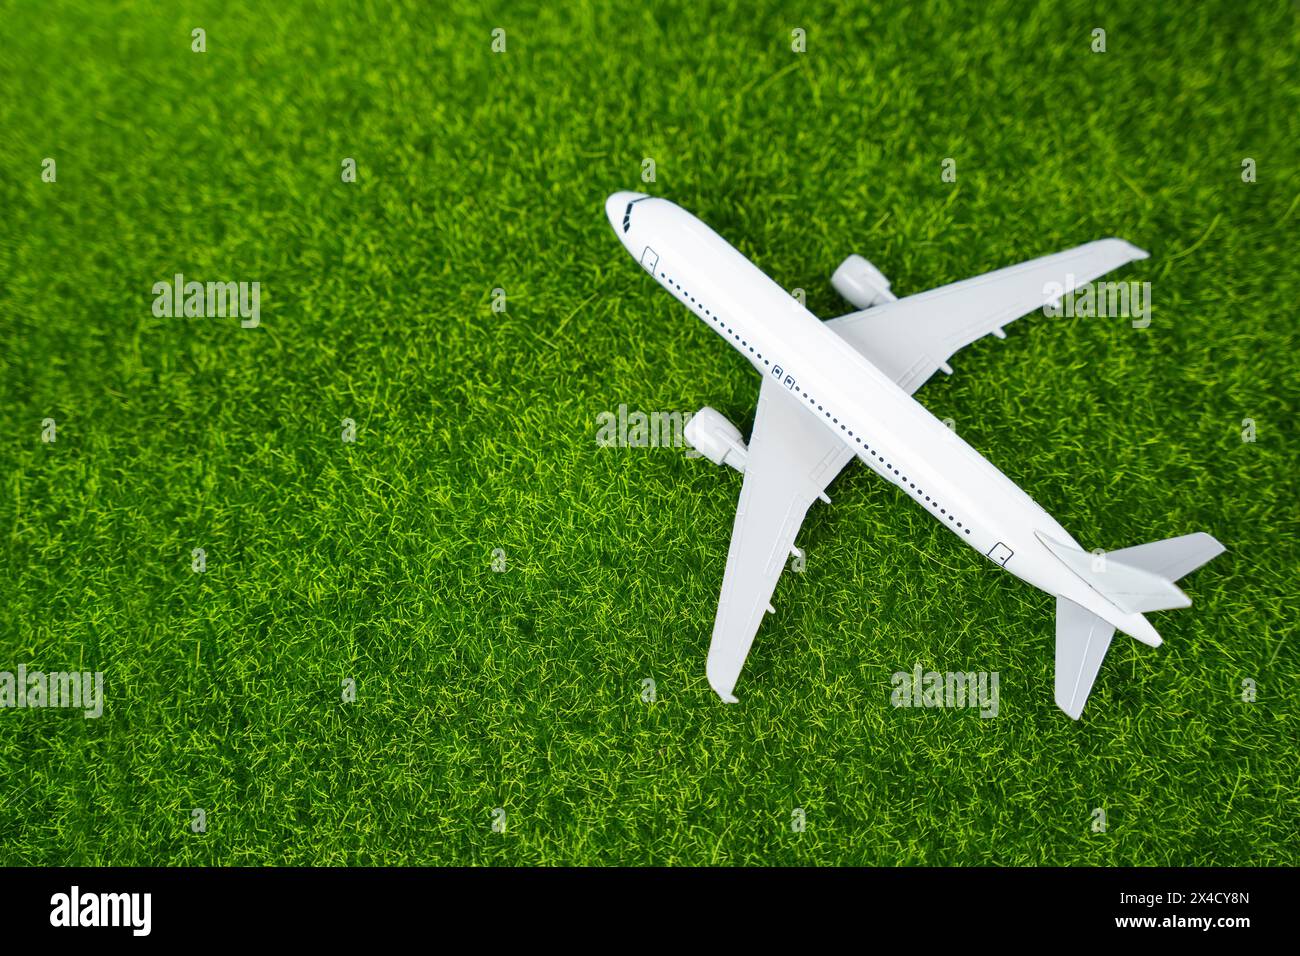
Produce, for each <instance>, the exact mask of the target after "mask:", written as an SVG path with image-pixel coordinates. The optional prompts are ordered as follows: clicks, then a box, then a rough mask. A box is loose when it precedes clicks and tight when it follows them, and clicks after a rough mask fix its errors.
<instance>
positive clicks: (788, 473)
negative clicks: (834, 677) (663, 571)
mask: <svg viewBox="0 0 1300 956" xmlns="http://www.w3.org/2000/svg"><path fill="white" fill-rule="evenodd" d="M852 457H853V450H852V449H850V448H849V447H848V446H847V445H846V444H844V442H842V441H841V440H840V439H839V438H838V437H837V436H836V435H834V434H833V433H832V432H831V431H830V430H829V429H827V428H826V427H825V426H823V425H822V424H821V423H820V422H819V421H817V418H816V416H815V415H813V414H812V413H810V412H809V411H807V410H806V409H805V408H804V407H803V406H802V405H801V404H800V403H799V402H796V401H795V400H794V399H793V398H792V397H791V396H790V394H789V392H787V391H786V390H785V389H784V388H783V387H782V386H781V384H780V383H779V382H777V381H776V380H775V379H773V378H764V379H763V387H762V389H761V391H760V392H759V395H758V412H757V414H756V415H755V417H754V432H753V435H751V436H750V441H749V457H748V460H747V461H746V464H745V482H744V485H743V486H742V487H741V489H740V503H739V505H738V506H737V507H736V524H735V527H734V528H733V529H732V532H731V550H730V551H729V552H728V553H727V569H726V571H725V572H724V574H723V577H722V595H721V597H720V598H719V600H718V616H717V618H716V619H715V620H714V623H713V642H712V643H711V644H710V645H709V661H708V665H707V667H706V672H707V674H708V678H709V685H710V686H711V687H712V688H713V689H714V690H715V691H716V692H717V694H718V696H719V697H721V698H722V699H723V700H725V701H726V702H727V703H729V704H734V703H736V698H735V697H734V696H733V695H732V693H731V691H732V688H734V687H735V686H736V680H737V678H739V677H740V670H741V668H742V667H744V666H745V658H746V657H747V656H748V655H749V647H750V645H751V644H753V643H754V635H755V634H756V633H757V632H758V625H759V623H760V622H761V621H762V619H763V614H764V613H765V612H766V611H769V610H770V609H771V600H772V592H773V591H774V590H775V589H776V582H777V579H778V578H780V577H781V572H782V571H783V570H784V569H785V563H786V560H787V559H788V558H789V557H790V550H791V548H792V547H793V546H794V538H795V535H796V534H798V532H799V526H800V525H801V524H803V519H804V515H806V514H807V513H808V508H809V506H810V505H811V504H812V503H813V500H814V499H815V498H818V497H821V498H823V499H824V500H829V499H825V495H824V494H823V493H824V491H825V489H826V486H827V485H829V484H830V483H831V481H833V480H834V478H835V476H836V475H838V474H839V473H840V471H841V469H843V467H844V465H845V464H846V463H847V462H848V460H849V459H850V458H852Z"/></svg>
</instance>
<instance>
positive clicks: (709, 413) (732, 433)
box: [685, 405, 749, 475]
mask: <svg viewBox="0 0 1300 956" xmlns="http://www.w3.org/2000/svg"><path fill="white" fill-rule="evenodd" d="M685 436H686V442H687V444H689V445H690V446H691V447H692V448H694V449H695V450H696V451H698V452H699V453H700V454H701V455H703V456H704V457H705V458H707V459H709V461H711V462H713V463H714V464H715V465H730V466H731V467H732V468H734V469H736V471H738V472H740V473H741V474H742V475H743V474H744V473H745V463H746V461H748V459H749V449H747V448H746V447H745V443H744V442H743V441H741V440H740V429H738V428H737V427H736V426H735V425H733V424H731V422H729V421H727V420H726V419H725V418H724V417H723V416H722V413H721V412H719V411H717V410H716V409H713V408H710V407H709V406H708V405H705V406H704V407H703V408H701V409H700V410H699V411H698V412H696V413H695V414H694V415H692V416H691V420H690V421H689V422H687V423H686V432H685Z"/></svg>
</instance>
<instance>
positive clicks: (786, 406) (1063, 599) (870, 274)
mask: <svg viewBox="0 0 1300 956" xmlns="http://www.w3.org/2000/svg"><path fill="white" fill-rule="evenodd" d="M605 212H606V214H607V215H608V216H609V222H610V225H612V226H613V227H614V231H615V232H616V233H617V234H618V237H619V239H620V240H622V242H623V245H624V246H626V247H627V250H628V252H630V253H631V254H632V256H633V257H634V258H635V259H636V260H637V261H638V262H640V263H641V265H642V267H643V268H644V269H645V270H646V271H647V272H649V273H650V274H651V275H652V276H654V278H655V280H656V281H657V282H658V283H659V284H660V285H662V286H663V287H664V288H666V289H667V290H668V291H669V292H671V293H672V294H673V295H675V296H676V297H677V298H678V300H680V301H681V302H682V304H683V305H685V306H687V307H688V308H690V310H691V311H692V312H694V313H695V314H696V315H697V316H698V317H699V318H700V319H702V320H703V321H704V323H705V324H706V325H708V326H710V327H711V328H712V329H713V330H714V331H715V332H717V333H718V334H719V335H721V336H722V337H723V338H724V339H726V340H727V342H728V343H729V344H730V345H731V346H732V347H733V348H735V349H736V350H737V351H738V352H740V354H741V355H743V356H744V357H745V358H747V359H748V360H749V362H750V364H752V365H753V366H754V368H756V369H757V370H758V372H759V374H760V375H762V377H763V384H762V387H761V388H760V390H759V395H758V412H757V414H756V416H755V419H754V431H753V434H752V435H751V436H750V441H749V447H748V448H746V446H745V444H744V442H742V441H741V440H740V432H739V431H738V430H737V429H736V428H735V427H733V426H732V424H731V423H730V422H728V421H727V420H726V419H725V418H723V417H722V415H720V414H719V413H718V412H716V411H714V410H713V409H712V408H708V407H705V408H702V409H700V411H699V412H698V413H697V414H696V415H695V416H694V417H692V419H691V420H690V423H689V424H688V425H687V428H686V440H687V441H688V442H690V444H691V445H692V446H694V447H695V448H696V449H698V450H699V451H700V452H701V453H702V454H704V455H705V456H706V457H708V458H709V459H710V460H711V461H713V462H714V463H715V464H727V465H730V466H731V467H733V468H735V469H736V470H737V471H739V472H741V473H742V474H743V475H744V476H745V479H744V485H743V487H742V488H741V491H740V503H739V505H738V506H737V508H736V524H735V528H734V529H733V531H732V535H731V550H730V553H729V554H728V555H727V568H726V572H725V574H724V575H723V579H722V595H721V597H720V599H719V601H718V616H717V619H716V620H715V622H714V626H713V642H712V644H711V645H710V647H709V659H708V665H707V668H706V670H707V674H708V678H709V684H710V685H711V686H712V687H713V689H714V690H715V691H716V692H717V693H718V695H719V696H720V697H721V698H722V699H723V700H725V701H727V702H728V703H735V702H736V698H735V697H734V696H733V695H732V690H733V688H734V687H735V686H736V679H737V678H738V677H739V676H740V670H741V668H742V667H743V666H744V664H745V658H746V656H747V655H748V654H749V648H750V645H751V644H752V643H753V642H754V635H755V634H756V633H757V631H758V625H759V622H760V621H761V620H762V616H763V614H764V612H770V611H771V610H772V606H771V604H770V601H771V598H772V592H773V590H774V589H775V588H776V582H777V578H779V577H780V576H781V571H782V569H783V568H784V567H785V563H786V560H787V558H788V557H789V556H790V555H791V554H792V553H796V554H797V553H799V552H798V551H797V550H793V548H794V539H795V535H796V534H797V533H798V531H799V526H800V524H801V523H802V522H803V519H804V515H805V514H806V513H807V511H808V508H809V506H810V505H811V504H812V502H813V500H814V499H816V498H820V499H821V500H822V501H825V502H827V503H829V501H830V499H829V498H827V497H826V495H825V489H826V486H827V485H828V484H830V482H831V481H832V480H833V479H834V478H835V476H836V475H838V474H839V472H840V470H841V469H842V468H843V467H844V465H845V464H846V463H847V462H848V460H849V459H850V458H852V457H854V456H855V455H856V456H857V457H858V458H860V459H861V460H862V461H864V462H866V463H867V465H868V466H869V467H870V468H871V469H872V470H873V471H875V472H876V473H877V474H879V475H883V476H884V477H885V478H886V479H888V480H889V481H891V482H893V483H894V484H895V485H897V486H898V487H899V488H902V489H903V490H904V491H905V492H906V493H907V494H908V495H910V496H911V497H912V499H913V500H915V501H916V502H917V504H918V505H920V506H921V507H922V508H925V509H926V510H927V511H928V512H929V513H930V514H931V515H933V516H934V518H935V520H936V521H938V522H939V523H940V524H942V525H944V526H945V527H946V528H948V530H950V531H951V532H952V533H953V534H955V535H956V536H957V538H958V540H960V541H963V542H965V543H966V544H968V545H970V546H971V547H972V548H974V549H975V550H976V551H978V552H979V553H980V554H982V555H984V556H985V557H987V558H988V559H989V560H990V561H992V562H993V563H994V564H997V565H999V566H1001V567H1003V568H1005V569H1006V570H1008V571H1010V572H1011V573H1012V574H1014V575H1015V576H1016V577H1018V578H1020V579H1022V580H1024V581H1028V582H1029V583H1030V584H1032V585H1034V586H1035V587H1037V588H1039V589H1041V590H1043V591H1046V592H1047V593H1048V594H1050V595H1052V596H1054V597H1055V598H1056V703H1057V704H1058V705H1059V706H1060V708H1061V709H1062V710H1064V711H1065V712H1066V713H1067V714H1069V715H1070V716H1071V717H1073V718H1075V719H1076V720H1077V719H1078V717H1079V715H1080V714H1081V713H1082V712H1083V705H1084V703H1085V702H1086V701H1087V699H1088V693H1089V692H1090V691H1091V690H1092V684H1093V681H1094V680H1096V677H1097V671H1098V669H1099V668H1100V667H1101V662H1102V658H1104V657H1105V656H1106V651H1107V649H1108V648H1109V647H1110V641H1111V637H1112V635H1113V634H1114V632H1115V630H1116V629H1118V630H1121V631H1123V632H1124V633H1125V634H1129V635H1131V636H1132V637H1135V638H1137V639H1138V640H1139V641H1142V642H1143V643H1144V644H1150V645H1151V646H1152V647H1158V646H1159V645H1160V635H1159V634H1157V633H1156V631H1155V629H1154V628H1153V627H1152V626H1151V625H1150V624H1149V623H1148V622H1147V620H1146V618H1145V617H1143V616H1142V614H1143V612H1144V611H1160V610H1164V609H1166V608H1175V607H1187V606H1188V605H1189V604H1191V600H1190V599H1189V598H1188V597H1187V595H1186V594H1184V593H1183V592H1182V591H1181V590H1179V589H1178V588H1177V587H1176V586H1175V585H1174V583H1173V582H1174V581H1177V580H1178V579H1179V578H1181V577H1183V576H1184V575H1186V574H1188V573H1190V572H1191V571H1193V570H1195V569H1196V568H1198V567H1200V566H1201V565H1202V564H1204V563H1205V562H1207V561H1209V560H1210V559H1211V558H1213V557H1215V556H1216V555H1218V554H1221V553H1222V552H1223V550H1224V548H1223V545H1221V544H1219V542H1218V541H1216V540H1215V539H1214V538H1213V537H1211V536H1210V535H1208V534H1204V533H1199V534H1189V535H1184V536H1182V537H1179V538H1170V539H1168V540H1165V541H1156V542H1153V543H1151V544H1142V545H1138V546H1136V547H1132V548H1124V549H1122V550H1119V551H1112V552H1110V553H1108V554H1106V555H1105V556H1104V557H1101V556H1099V555H1095V554H1093V553H1091V552H1088V551H1085V550H1083V548H1082V547H1080V545H1079V543H1078V542H1077V541H1075V540H1074V538H1072V537H1071V536H1070V534H1069V532H1067V531H1066V530H1065V529H1064V528H1062V527H1061V526H1060V524H1058V523H1057V522H1056V521H1055V519H1053V518H1052V516H1051V515H1049V514H1048V513H1047V512H1046V511H1044V510H1043V509H1042V508H1041V507H1040V506H1039V505H1038V504H1037V503H1036V502H1035V501H1034V500H1033V499H1032V498H1030V497H1029V495H1027V494H1026V493H1025V492H1024V491H1023V490H1022V489H1021V488H1020V487H1019V486H1018V485H1017V484H1016V483H1015V482H1013V481H1012V480H1011V479H1010V478H1008V477H1007V476H1006V475H1004V474H1002V472H1000V471H999V470H998V469H997V468H995V467H994V466H993V465H992V464H990V463H989V462H988V461H987V460H986V459H985V458H984V457H983V456H981V455H980V453H979V452H977V451H976V450H975V449H974V448H972V447H971V446H970V445H968V444H966V442H964V441H962V439H961V438H960V437H959V436H958V435H957V434H956V433H955V432H954V431H953V430H952V429H950V428H948V427H946V426H945V425H944V424H943V423H942V422H941V421H939V420H938V419H937V418H935V417H934V416H933V415H932V414H930V413H929V412H928V411H926V410H925V408H923V407H922V406H921V405H920V404H919V403H918V402H916V401H915V400H914V399H913V398H912V397H911V396H912V393H914V392H915V391H916V390H917V389H918V388H920V387H921V386H922V385H923V384H924V383H925V382H926V380H927V379H929V378H930V376H932V375H933V374H934V373H935V371H937V370H938V369H943V370H944V372H947V373H949V374H951V373H952V369H951V368H949V366H948V359H949V358H950V357H951V356H952V355H953V353H955V352H956V351H958V350H959V349H961V348H963V347H964V346H966V345H969V344H970V343H971V342H973V341H975V340H976V339H978V338H980V337H982V336H984V335H987V334H988V333H990V332H991V333H992V334H994V335H996V336H998V337H999V338H1005V333H1004V332H1003V331H1002V327H1003V326H1005V325H1006V324H1007V323H1009V322H1012V321H1014V320H1015V319H1017V318H1019V317H1020V316H1022V315H1026V314H1028V313H1029V312H1032V311H1034V310H1035V309H1038V308H1041V307H1042V306H1043V305H1045V304H1047V302H1048V301H1049V300H1054V299H1056V298H1059V297H1060V295H1061V292H1060V291H1059V290H1061V289H1064V291H1065V293H1069V292H1071V291H1073V290H1074V288H1076V287H1077V286H1078V285H1081V284H1083V283H1086V282H1091V281H1092V280H1093V279H1095V278H1097V277H1098V276H1100V275H1103V274H1105V273H1107V272H1109V271H1110V270H1112V269H1115V268H1118V267H1119V266H1121V265H1123V264H1124V263H1126V262H1131V261H1133V260H1134V259H1145V258H1146V257H1147V254H1146V253H1145V252H1143V251H1142V250H1141V249H1138V248H1137V247H1135V246H1132V245H1130V244H1129V243H1127V242H1124V241H1123V240H1121V239H1101V240H1098V241H1097V242H1090V243H1087V244H1085V245H1082V246H1079V247H1077V248H1075V249H1069V250H1067V251H1065V252H1061V253H1057V254H1056V255H1053V256H1044V257H1043V258H1041V259H1032V260H1030V261H1028V262H1022V263H1020V264H1019V265H1015V266H1010V267H1009V268H1006V269H999V270H997V271H996V272H990V273H988V274H986V275H982V276H976V277H975V278H972V279H966V280H965V281H962V282H954V283H953V284H951V285H946V286H942V287H940V288H937V289H931V290H930V291H929V292H922V293H920V294H919V295H913V296H909V297H908V298H906V299H897V298H896V297H895V296H894V295H892V294H891V293H890V291H889V282H888V281H887V280H886V279H885V277H884V276H883V275H882V274H881V273H880V271H879V270H877V269H876V268H875V267H874V266H872V265H871V263H869V262H867V261H866V260H865V259H863V258H862V257H860V256H856V255H854V256H849V257H848V258H847V259H846V260H844V262H843V264H841V265H840V267H839V268H838V269H837V270H836V271H835V274H834V276H833V277H832V278H831V282H832V284H833V285H834V286H835V289H836V290H837V291H838V292H839V293H840V294H841V295H843V296H844V298H845V299H847V300H848V301H849V302H851V303H852V304H853V305H855V306H857V307H858V308H860V309H861V310H862V311H860V312H853V313H850V314H848V315H844V316H841V317H840V318H837V319H831V320H830V321H828V322H822V321H820V320H819V319H817V317H816V316H814V315H813V314H812V313H811V312H809V311H808V310H807V309H805V308H804V307H803V306H802V305H800V304H799V302H798V300H796V299H795V298H794V297H793V296H791V295H790V294H789V293H788V292H786V291H785V290H784V289H782V288H781V287H780V286H779V285H777V284H776V283H775V282H773V281H772V280H771V279H769V278H768V277H767V276H766V275H764V274H763V272H762V271H761V270H760V269H759V268H758V267H757V266H755V265H754V264H753V263H751V262H750V261H749V260H748V259H746V258H745V257H744V256H743V255H741V254H740V253H739V252H737V251H736V250H735V249H733V248H732V247H731V246H730V245H729V244H728V243H727V242H726V240H724V239H723V238H722V237H721V236H719V235H718V234H717V233H715V232H714V231H713V230H712V229H710V228H709V227H708V226H706V225H705V224H704V223H702V222H700V220H698V219H696V218H695V217H694V216H692V215H691V214H690V213H688V212H686V211H685V210H684V209H682V208H680V207H679V206H676V205H674V204H673V203H671V202H669V201H668V200H666V199H659V198H656V197H653V196H647V195H644V194H643V193H634V192H618V193H614V195H612V196H610V197H609V199H608V200H607V201H606V203H605ZM1049 283H1057V285H1056V287H1055V289H1054V290H1053V293H1054V294H1052V295H1049V294H1048V293H1047V292H1045V291H1044V290H1045V289H1046V288H1050V286H1049V285H1048V284H1049Z"/></svg>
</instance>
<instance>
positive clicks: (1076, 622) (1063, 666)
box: [1039, 532, 1224, 720]
mask: <svg viewBox="0 0 1300 956" xmlns="http://www.w3.org/2000/svg"><path fill="white" fill-rule="evenodd" d="M1039 539H1040V540H1041V541H1042V542H1043V544H1045V545H1046V546H1047V547H1048V549H1049V550H1050V551H1051V552H1052V553H1053V554H1055V555H1056V556H1057V557H1058V558H1060V559H1061V560H1062V561H1063V562H1065V564H1066V565H1067V566H1068V567H1069V568H1070V569H1071V570H1073V571H1074V572H1075V573H1076V574H1078V575H1079V577H1081V578H1083V579H1084V580H1085V581H1087V582H1088V584H1090V585H1091V586H1092V587H1093V589H1094V590H1096V591H1098V592H1099V593H1100V594H1102V596H1104V597H1105V598H1107V600H1109V601H1110V602H1111V603H1112V604H1114V605H1115V606H1116V607H1118V608H1119V609H1120V610H1121V611H1124V612H1125V613H1133V612H1141V611H1159V610H1164V609H1166V608H1172V607H1187V606H1188V605H1189V604H1191V603H1192V602H1191V599H1190V598H1188V597H1187V595H1186V594H1184V593H1183V592H1182V591H1180V590H1179V589H1178V588H1177V587H1175V586H1174V583H1173V582H1174V581H1176V580H1178V579H1179V578H1181V577H1183V576H1185V575H1187V574H1190V573H1191V572H1193V571H1195V570H1196V569H1197V568H1199V567H1200V566H1201V565H1203V564H1205V563H1206V562H1207V561H1209V560H1211V559H1212V558H1215V557H1217V556H1218V555H1220V554H1222V553H1223V551H1224V547H1223V545H1221V544H1220V543H1219V542H1218V541H1216V540H1215V539H1214V538H1213V537H1212V536H1211V535H1208V534H1205V533H1203V532H1201V533H1197V534H1185V535H1183V536H1182V537H1179V538H1168V539H1166V540H1164V541H1153V542H1151V543H1150V544H1140V545H1138V546H1136V547H1133V548H1123V549H1121V550H1119V551H1112V552H1110V553H1109V554H1107V555H1105V558H1104V560H1096V559H1095V558H1094V556H1093V555H1090V554H1087V553H1085V552H1083V551H1079V550H1077V549H1075V548H1070V547H1067V546H1066V545H1063V544H1060V543H1059V542H1056V541H1052V540H1051V539H1050V538H1046V537H1044V536H1042V535H1039ZM1114 634H1115V628H1114V627H1113V626H1112V625H1110V624H1108V623H1107V622H1106V621H1104V620H1102V619H1101V618H1100V617H1098V616H1097V615H1095V614H1093V613H1092V612H1091V611H1088V610H1085V609H1084V608H1082V607H1080V606H1079V605H1078V604H1075V603H1074V602H1073V601H1070V600H1067V599H1066V598H1063V597H1058V598H1057V599H1056V704H1057V706H1058V707H1060V708H1061V710H1063V711H1065V712H1066V713H1067V714H1069V715H1070V716H1071V717H1072V718H1074V719H1075V720H1078V719H1079V716H1080V715H1081V714H1082V713H1083V705H1084V704H1085V703H1087V701H1088V694H1089V693H1090V692H1091V691H1092V685H1093V682H1094V681H1095V680H1096V679H1097V672H1098V671H1099V670H1100V669H1101V662H1102V660H1103V659H1104V658H1105V656H1106V651H1107V650H1109V649H1110V640H1111V638H1112V637H1113V636H1114Z"/></svg>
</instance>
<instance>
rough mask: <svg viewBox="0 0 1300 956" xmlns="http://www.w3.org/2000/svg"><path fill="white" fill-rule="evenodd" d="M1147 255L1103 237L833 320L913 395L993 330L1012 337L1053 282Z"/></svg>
mask: <svg viewBox="0 0 1300 956" xmlns="http://www.w3.org/2000/svg"><path fill="white" fill-rule="evenodd" d="M1146 257H1147V253H1146V252H1144V251H1143V250H1141V249H1139V248H1138V247H1137V246H1134V245H1130V244H1129V243H1127V242H1125V241H1124V240H1123V239H1099V240H1097V241H1096V242H1089V243H1085V244H1084V245H1082V246H1076V247H1075V248H1073V249H1067V250H1066V251H1065V252H1058V253H1056V254H1055V255H1051V256H1043V257H1042V258H1039V259H1030V260H1029V261H1028V262H1022V263H1020V264H1019V265H1014V266H1008V267H1007V268H1005V269H998V270H997V271H996V272H987V273H985V274H984V275H980V276H975V277H974V278H971V279H964V280H962V281H961V282H954V283H952V284H951V285H945V286H940V287H939V288H937V289H931V290H930V291H928V292H921V293H919V294H917V295H912V296H908V297H907V298H906V299H898V300H897V301H894V302H888V303H886V304H884V305H878V306H874V307H872V308H870V309H866V310H864V311H862V312H853V313H850V314H849V315H843V316H840V317H839V318H837V319H831V320H830V321H829V322H827V323H826V324H827V325H828V326H830V327H831V328H832V329H834V330H835V331H836V332H837V333H838V334H839V335H841V336H843V337H844V338H845V339H846V340H847V341H848V342H849V344H851V345H852V346H853V347H854V348H856V349H857V350H858V351H859V352H861V353H862V354H863V355H864V356H866V357H867V358H868V359H869V360H870V361H871V362H872V363H873V364H874V365H876V366H878V367H879V368H880V369H881V370H882V371H884V372H885V373H887V374H888V375H890V376H891V377H892V378H893V379H894V381H895V382H896V383H898V385H899V386H900V387H901V388H903V390H904V391H906V392H907V393H908V394H909V395H910V394H912V393H913V392H915V391H916V390H917V389H918V388H920V387H921V386H922V385H924V384H925V383H926V381H927V380H928V379H929V378H930V376H932V375H933V374H934V373H935V372H936V371H938V370H939V369H943V370H944V371H945V372H948V373H949V374H951V373H952V369H951V368H950V367H949V366H948V359H949V358H951V357H952V355H953V354H954V353H955V352H957V351H958V350H960V349H962V348H965V347H966V346H967V345H969V344H970V343H971V342H974V341H975V340H976V339H978V338H982V337H983V336H985V335H988V334H989V333H992V334H994V335H996V336H997V337H998V338H1005V337H1006V333H1005V332H1003V331H1002V327H1003V326H1004V325H1006V324H1008V323H1009V322H1013V321H1015V320H1016V319H1018V318H1020V317H1021V316H1022V315H1027V314H1028V313H1030V312H1033V311H1034V310H1035V309H1040V308H1042V307H1043V306H1044V305H1046V304H1047V303H1048V302H1050V301H1053V300H1054V299H1059V298H1060V295H1061V293H1056V294H1053V293H1052V292H1049V291H1045V287H1046V286H1047V284H1048V283H1057V284H1058V286H1059V287H1060V288H1061V289H1062V292H1063V293H1069V292H1072V291H1074V290H1075V289H1076V288H1078V287H1079V286H1081V285H1084V284H1085V283H1088V282H1091V281H1092V280H1093V279H1096V278H1097V277H1098V276H1101V275H1105V274H1106V273H1107V272H1110V271H1111V270H1112V269H1118V268H1119V267H1120V266H1122V265H1124V263H1126V262H1132V261H1133V260H1135V259H1145V258H1146Z"/></svg>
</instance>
